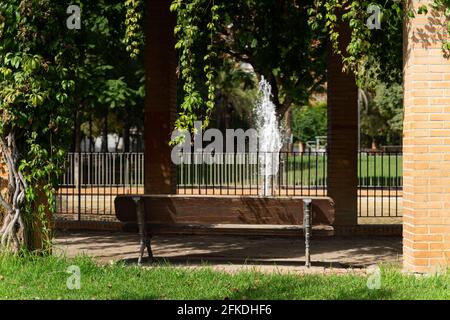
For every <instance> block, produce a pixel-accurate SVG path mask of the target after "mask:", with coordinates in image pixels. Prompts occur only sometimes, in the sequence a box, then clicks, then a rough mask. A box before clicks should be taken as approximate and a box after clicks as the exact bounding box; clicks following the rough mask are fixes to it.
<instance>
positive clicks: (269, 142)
mask: <svg viewBox="0 0 450 320" xmlns="http://www.w3.org/2000/svg"><path fill="white" fill-rule="evenodd" d="M271 97H272V88H271V86H270V84H269V83H268V82H267V81H266V80H265V79H264V77H261V81H260V82H259V87H258V100H257V101H256V106H255V108H254V111H253V112H254V114H255V122H256V123H255V124H256V130H257V132H258V150H259V163H260V168H259V170H260V173H261V177H262V179H264V180H263V183H262V193H263V195H264V196H268V195H273V192H274V190H275V183H276V176H277V174H278V168H279V153H280V150H281V147H282V142H281V141H282V139H281V133H280V127H279V123H278V118H277V115H276V111H275V105H274V104H273V102H272V100H271Z"/></svg>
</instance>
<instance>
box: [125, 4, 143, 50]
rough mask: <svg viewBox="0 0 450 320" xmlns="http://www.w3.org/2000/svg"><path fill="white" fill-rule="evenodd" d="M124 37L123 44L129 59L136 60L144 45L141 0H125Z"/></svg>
mask: <svg viewBox="0 0 450 320" xmlns="http://www.w3.org/2000/svg"><path fill="white" fill-rule="evenodd" d="M125 7H126V17H125V27H126V30H125V37H124V42H125V44H126V49H127V51H128V53H129V54H130V57H131V58H133V59H136V58H137V57H138V56H139V54H140V53H141V50H142V47H143V45H144V32H143V30H142V22H143V17H144V12H143V11H144V4H143V0H126V1H125Z"/></svg>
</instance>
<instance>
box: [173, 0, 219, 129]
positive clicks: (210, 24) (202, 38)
mask: <svg viewBox="0 0 450 320" xmlns="http://www.w3.org/2000/svg"><path fill="white" fill-rule="evenodd" d="M170 10H171V11H172V12H176V14H177V25H176V27H175V30H174V32H175V36H176V38H177V41H176V45H175V48H176V49H177V50H178V51H179V68H180V70H181V81H182V85H183V93H184V97H183V101H182V103H181V105H180V114H179V117H178V119H177V121H176V123H175V126H176V128H178V129H180V130H189V131H191V130H192V129H193V127H194V122H195V121H197V120H202V121H203V126H204V127H206V126H208V124H209V118H210V114H211V111H212V110H213V108H214V101H215V96H216V95H215V84H214V77H215V71H214V68H213V66H212V65H213V61H214V59H215V58H216V57H217V55H216V53H215V52H214V45H213V43H214V37H215V34H216V31H217V30H216V28H217V23H218V21H219V14H218V11H219V6H218V5H216V4H215V3H214V1H210V0H191V1H183V0H175V1H174V2H173V3H172V5H171V6H170ZM205 30H206V32H205ZM205 91H206V93H204V92H205Z"/></svg>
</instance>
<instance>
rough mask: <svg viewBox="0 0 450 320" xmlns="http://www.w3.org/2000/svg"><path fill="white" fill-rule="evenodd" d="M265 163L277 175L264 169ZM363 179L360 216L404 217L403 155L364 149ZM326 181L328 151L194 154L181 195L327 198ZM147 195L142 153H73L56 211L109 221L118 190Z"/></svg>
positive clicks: (180, 168) (181, 179)
mask: <svg viewBox="0 0 450 320" xmlns="http://www.w3.org/2000/svg"><path fill="white" fill-rule="evenodd" d="M265 164H266V167H267V164H270V165H271V166H272V167H273V168H270V169H271V170H270V172H269V173H276V175H266V174H263V172H264V171H263V168H264V166H265ZM272 170H273V171H272ZM358 180H359V186H358V215H359V217H361V218H379V217H400V216H401V212H402V155H401V153H399V152H359V156H358ZM326 182H327V154H326V153H325V152H303V153H301V152H280V153H255V154H250V153H236V154H215V155H214V156H213V157H211V156H210V155H209V154H203V153H192V154H188V155H183V156H182V157H181V158H180V161H179V164H178V165H177V193H178V194H187V195H189V194H191V195H192V194H194V195H195V194H197V195H199V194H202V195H207V194H211V195H274V196H325V195H327V185H326ZM142 193H144V154H143V153H69V154H68V159H67V169H66V172H65V174H64V175H63V176H62V177H61V182H60V184H59V189H58V192H57V195H56V197H57V199H56V200H57V201H56V203H57V217H58V218H61V219H75V220H89V219H94V220H111V219H114V198H115V196H116V195H118V194H142Z"/></svg>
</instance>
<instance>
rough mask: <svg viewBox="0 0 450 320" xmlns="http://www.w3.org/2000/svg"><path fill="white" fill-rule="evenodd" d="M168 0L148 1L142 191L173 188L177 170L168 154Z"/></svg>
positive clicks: (172, 62)
mask: <svg viewBox="0 0 450 320" xmlns="http://www.w3.org/2000/svg"><path fill="white" fill-rule="evenodd" d="M170 3H171V1H170V0H152V1H147V3H146V7H147V14H146V37H147V39H146V43H147V47H146V51H145V68H146V106H145V119H144V121H145V192H146V193H152V194H170V193H175V192H176V172H175V167H174V166H173V164H172V161H171V158H170V152H171V148H170V146H169V145H168V142H169V141H170V137H171V132H172V129H173V123H174V120H175V117H176V83H177V78H176V67H177V57H176V52H175V49H174V46H175V39H174V32H173V30H174V27H175V21H176V20H175V16H174V15H173V14H172V13H171V12H170V11H169V6H170Z"/></svg>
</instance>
